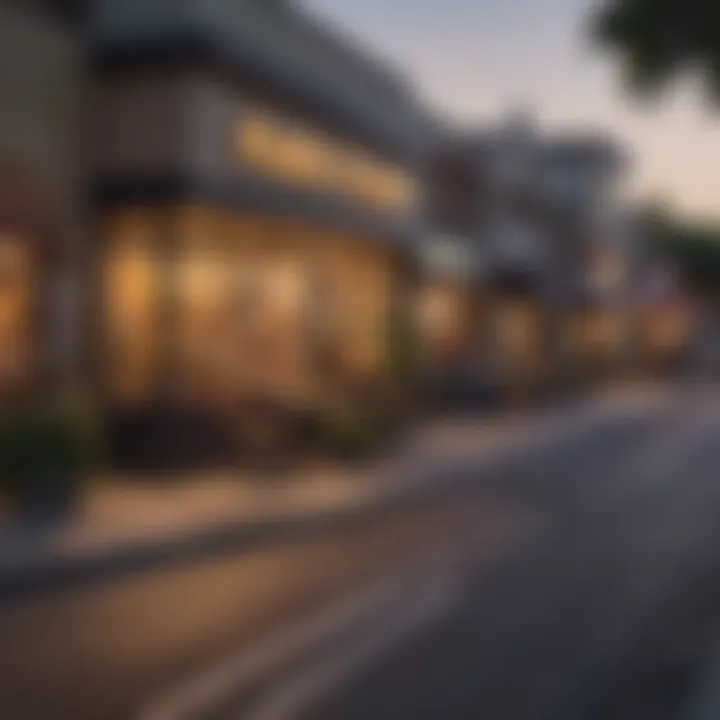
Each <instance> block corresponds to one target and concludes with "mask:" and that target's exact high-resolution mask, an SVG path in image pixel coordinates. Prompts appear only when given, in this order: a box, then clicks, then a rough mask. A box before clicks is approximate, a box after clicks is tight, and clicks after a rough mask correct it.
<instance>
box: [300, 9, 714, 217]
mask: <svg viewBox="0 0 720 720" xmlns="http://www.w3.org/2000/svg"><path fill="white" fill-rule="evenodd" d="M593 2H594V0H304V3H305V5H307V6H308V7H310V8H311V9H313V10H314V11H316V14H317V15H320V16H321V17H323V18H327V19H328V20H329V21H331V22H333V23H334V24H336V25H339V26H341V27H342V28H343V29H345V30H346V31H349V32H350V33H351V35H353V36H355V37H356V38H357V39H358V41H359V42H360V44H362V45H363V46H365V47H367V48H369V49H372V50H375V51H376V52H377V54H378V55H379V56H380V57H382V58H386V59H387V60H388V61H389V62H390V63H391V64H393V65H395V66H396V67H398V68H399V69H400V70H401V71H402V72H404V73H405V74H406V75H408V76H409V77H410V79H411V81H412V82H413V84H414V85H415V86H416V88H417V90H418V92H419V93H420V94H421V96H422V97H423V98H424V99H425V100H426V101H427V102H428V103H429V105H430V107H431V108H432V109H433V111H435V112H438V113H440V114H441V115H445V116H446V117H449V118H450V119H456V120H457V121H458V122H460V123H462V124H463V125H468V124H470V125H473V124H477V125H478V126H479V127H483V126H487V125H492V124H496V123H497V122H499V121H502V119H503V118H506V117H508V116H509V115H510V114H511V113H512V112H514V111H515V110H517V109H518V108H529V109H532V111H533V112H534V114H535V115H536V117H537V120H538V123H539V124H540V126H541V127H543V128H544V129H546V130H548V131H564V130H575V129H581V130H586V129H588V128H589V129H592V130H594V131H599V132H603V133H607V134H610V135H612V136H615V137H617V138H618V139H619V141H620V142H621V144H622V145H623V147H625V148H626V150H627V151H629V154H630V157H631V159H632V167H631V172H630V175H629V177H628V181H627V190H628V195H629V196H630V197H633V198H634V197H640V198H653V199H661V200H662V201H663V202H669V203H671V204H672V206H674V207H675V208H676V209H677V210H678V211H679V212H682V213H683V214H685V215H688V216H701V217H702V218H704V219H712V220H718V221H720V202H716V196H717V194H718V190H719V189H720V112H718V111H713V110H711V109H710V108H709V107H708V105H707V103H706V102H705V100H704V99H703V97H702V94H701V93H700V92H699V91H698V90H697V88H694V87H691V86H690V85H689V84H685V85H681V86H678V87H676V88H674V89H672V90H671V91H670V92H668V93H666V94H665V96H664V97H662V98H660V99H659V100H658V101H657V102H652V103H649V104H648V103H643V102H641V101H638V100H635V99H633V98H631V96H630V95H629V94H628V93H627V92H626V90H625V88H624V86H623V82H622V77H621V73H620V68H619V66H618V64H617V62H616V61H615V60H614V59H613V58H611V57H609V56H607V55H604V54H602V53H601V52H600V51H599V50H598V49H597V48H594V47H593V46H592V44H591V42H590V41H589V38H588V19H589V16H590V14H591V12H592V10H593V7H594V5H593Z"/></svg>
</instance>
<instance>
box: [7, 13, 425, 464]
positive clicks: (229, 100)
mask: <svg viewBox="0 0 720 720" xmlns="http://www.w3.org/2000/svg"><path fill="white" fill-rule="evenodd" d="M0 13H2V15H1V19H2V23H0V44H1V47H0V60H1V61H2V62H1V63H0V65H2V67H1V68H0V190H1V191H2V193H1V196H0V223H1V224H0V231H1V234H0V271H1V272H0V278H2V286H0V388H1V387H3V386H6V387H7V388H8V389H9V388H13V389H16V388H18V387H19V386H20V385H21V384H22V385H33V386H36V385H38V384H40V383H41V380H44V379H45V378H46V377H47V378H48V379H49V380H50V379H56V378H55V376H58V375H63V376H65V379H66V380H67V379H70V378H73V377H74V378H75V379H78V378H79V379H81V380H82V381H83V382H84V383H85V384H86V385H88V386H89V387H90V388H91V389H92V393H93V397H94V398H96V399H97V400H98V402H99V404H100V406H101V407H102V409H103V414H104V415H106V416H107V417H108V418H109V419H110V425H111V427H112V428H113V430H112V435H113V437H115V438H119V439H122V440H123V442H121V443H119V446H121V447H122V448H124V449H125V450H126V451H127V452H128V453H130V454H133V452H135V451H134V450H133V448H132V446H133V445H134V444H137V443H136V442H135V441H136V440H138V439H141V440H142V443H141V444H143V445H144V446H146V447H145V450H152V451H153V452H154V451H155V449H157V448H159V447H161V446H166V447H168V448H170V449H171V452H174V451H175V450H177V449H179V448H182V447H183V446H184V445H186V444H187V443H186V440H187V439H188V438H197V437H199V436H200V435H201V434H202V432H201V431H204V430H207V434H209V435H211V436H212V438H211V439H216V438H218V437H219V436H220V435H221V434H223V433H221V432H220V430H219V425H218V424H217V423H216V422H215V420H218V419H221V420H222V422H221V424H222V425H223V426H224V427H225V429H226V430H227V434H229V435H230V436H233V433H234V430H233V429H232V428H231V427H228V425H232V420H231V421H230V422H229V423H228V422H226V420H227V419H228V418H230V419H231V418H232V417H233V413H234V412H235V410H236V409H237V406H239V405H242V404H244V403H245V404H247V403H255V402H257V401H259V400H262V401H263V402H265V403H269V404H275V405H285V406H288V407H292V408H304V409H307V408H313V409H315V410H317V409H318V408H319V409H321V410H322V409H325V408H327V407H331V408H332V407H335V406H338V405H344V404H348V403H353V402H355V401H357V399H358V398H363V399H365V400H367V399H370V398H375V397H377V398H382V397H383V394H384V390H385V389H386V388H387V385H388V383H391V382H393V381H394V379H393V378H390V377H389V373H390V371H389V365H390V364H391V363H389V361H388V353H389V349H388V343H389V340H388V336H389V333H390V330H389V328H388V325H389V324H390V323H389V318H390V317H391V316H392V317H396V316H397V315H403V313H405V311H406V308H407V293H408V287H409V282H410V276H411V272H412V253H411V250H412V245H413V243H414V241H415V239H416V238H417V236H418V233H419V230H420V222H421V215H420V201H421V197H420V190H419V174H418V168H419V166H420V163H421V159H422V154H423V152H424V149H425V148H426V147H427V146H428V143H429V142H430V139H431V138H432V137H433V135H434V133H435V132H436V128H435V126H434V122H433V121H432V120H431V119H430V118H429V117H428V115H427V113H426V112H425V110H424V109H423V108H422V106H421V105H420V103H419V102H418V101H417V100H416V98H415V97H414V95H413V92H412V88H411V87H410V86H409V85H408V84H407V83H406V81H405V79H404V78H403V77H402V76H400V75H399V74H397V73H395V72H394V71H392V70H391V69H389V68H387V67H385V66H384V65H383V64H382V63H380V62H378V61H376V60H375V59H373V58H372V56H371V55H369V54H368V53H366V52H365V51H364V50H362V49H360V48H358V47H356V46H355V44H354V42H353V41H352V40H350V39H348V38H345V37H343V36H342V34H341V33H339V32H336V31H334V30H332V29H330V28H328V27H326V26H325V25H323V24H322V23H320V22H319V21H318V20H316V19H315V18H314V17H312V16H311V15H309V14H307V13H306V12H305V11H304V10H302V9H301V8H300V6H299V4H298V3H294V2H290V0H229V1H228V2H224V3H206V2H202V0H190V1H188V2H184V3H177V2H175V0H154V1H153V2H149V3H148V2H145V1H144V0H87V2H80V1H78V2H69V1H64V2H63V1H62V0H55V1H54V2H51V1H50V0H46V1H45V2H41V1H40V0H38V1H37V2H25V3H19V2H10V1H9V0H8V1H7V2H3V3H1V4H0ZM41 366H42V367H41ZM3 375H4V376H5V380H3ZM21 376H22V377H21ZM58 379H59V378H58ZM21 381H22V382H21ZM210 418H213V421H212V422H211V421H210ZM173 424H178V425H181V426H182V428H183V429H182V431H180V430H178V431H177V432H176V431H174V430H173V429H172V425H173ZM231 439H233V438H232V437H231ZM201 444H202V443H201ZM141 454H142V453H141Z"/></svg>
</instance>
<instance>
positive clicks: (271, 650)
mask: <svg viewBox="0 0 720 720" xmlns="http://www.w3.org/2000/svg"><path fill="white" fill-rule="evenodd" d="M456 563H457V552H456V551H454V550H452V549H450V548H440V549H438V550H437V551H435V552H433V553H432V554H431V555H430V556H425V557H424V558H423V559H422V560H421V561H420V562H416V563H413V564H411V565H410V566H408V567H406V568H405V569H404V570H402V571H395V572H393V573H392V575H391V576H390V577H389V579H385V580H383V581H381V582H380V583H378V584H376V585H374V586H373V587H372V588H371V589H370V590H367V591H365V592H363V593H362V594H360V595H353V596H352V597H351V598H349V599H347V598H345V599H343V600H342V601H339V602H337V601H336V602H334V603H333V604H332V605H331V606H329V607H325V608H321V610H320V611H319V612H318V611H316V612H315V613H314V614H313V615H312V616H310V617H309V618H307V619H305V620H304V621H302V622H300V623H298V624H296V625H293V626H291V627H290V628H289V629H286V630H285V631H283V632H281V633H279V634H278V635H275V636H272V637H271V638H270V639H269V640H266V641H264V642H261V643H259V644H258V645H257V646H252V647H250V648H249V649H245V650H242V651H240V652H238V653H237V654H236V655H234V656H232V657H229V658H226V659H225V660H224V661H223V662H221V663H218V664H217V665H216V666H214V667H212V668H210V669H209V670H208V671H206V672H203V673H201V674H199V675H195V676H193V677H192V678H189V679H188V681H187V682H184V683H182V684H180V685H179V687H178V688H176V689H175V690H172V691H171V692H169V693H168V694H167V695H165V696H164V697H162V698H160V699H159V700H158V701H155V702H152V703H151V704H150V705H149V706H148V707H147V708H145V709H144V710H143V711H142V712H141V713H140V714H139V720H188V719H189V718H195V717H197V716H198V714H200V713H202V712H203V711H205V712H207V711H208V710H210V709H212V708H214V707H217V706H218V705H221V704H222V703H223V701H227V700H230V699H231V698H232V697H233V696H234V695H235V694H236V693H237V692H239V691H242V689H243V688H248V687H251V686H252V684H253V683H256V682H258V681H259V680H261V679H262V678H263V677H264V676H266V675H268V674H269V673H271V672H272V671H273V670H274V669H277V668H280V667H283V666H285V665H287V664H289V663H291V662H292V661H293V660H294V659H297V658H298V657H300V656H302V655H304V654H305V653H308V652H311V651H312V649H313V648H315V647H317V646H318V645H323V644H325V643H328V644H332V643H331V641H332V639H333V638H334V637H337V636H338V635H343V634H344V633H347V632H348V631H349V630H352V629H353V628H355V627H359V628H360V629H362V628H364V627H365V625H366V624H367V623H369V622H370V621H373V622H375V621H376V620H375V619H376V618H383V617H385V616H387V615H388V614H392V613H393V611H394V610H395V609H396V608H397V607H404V606H405V605H406V604H407V602H408V600H407V596H408V593H409V592H410V593H411V596H412V595H418V594H423V593H425V592H426V591H428V588H430V587H431V586H432V583H433V582H434V581H433V580H430V581H429V580H428V578H433V577H434V576H435V575H436V574H437V573H438V572H440V571H442V572H447V571H448V570H449V568H452V567H454V566H456ZM421 591H422V592H421Z"/></svg>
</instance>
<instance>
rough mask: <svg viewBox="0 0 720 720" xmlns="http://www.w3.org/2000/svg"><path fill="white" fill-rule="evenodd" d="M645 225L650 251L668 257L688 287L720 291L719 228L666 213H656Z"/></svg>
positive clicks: (704, 292)
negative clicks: (651, 249) (674, 217)
mask: <svg viewBox="0 0 720 720" xmlns="http://www.w3.org/2000/svg"><path fill="white" fill-rule="evenodd" d="M649 229H650V241H651V243H652V245H653V249H654V251H655V252H657V253H658V254H660V255H661V256H663V257H665V258H667V259H668V260H670V262H671V263H672V264H673V265H674V266H675V267H677V268H678V270H679V272H680V274H681V276H682V277H683V278H684V280H685V281H686V282H687V283H688V285H689V286H690V287H692V288H694V289H695V290H697V291H699V292H701V293H703V294H706V295H712V296H715V297H717V296H718V295H720V230H718V229H717V228H714V227H711V226H707V225H700V224H697V223H689V222H686V221H681V220H677V219H673V218H671V217H669V216H656V217H655V218H654V219H653V221H652V222H651V226H650V228H649Z"/></svg>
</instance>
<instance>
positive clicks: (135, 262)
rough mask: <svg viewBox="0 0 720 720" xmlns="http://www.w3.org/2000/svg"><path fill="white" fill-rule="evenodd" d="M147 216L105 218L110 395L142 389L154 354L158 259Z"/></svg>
mask: <svg viewBox="0 0 720 720" xmlns="http://www.w3.org/2000/svg"><path fill="white" fill-rule="evenodd" d="M152 220H153V218H152V216H151V215H149V214H145V213H137V214H135V213H132V212H128V213H127V214H124V215H121V216H119V217H117V218H116V219H115V220H114V221H111V222H110V223H108V227H107V235H106V243H107V249H106V255H105V268H104V279H105V285H104V307H105V315H104V321H103V324H104V332H105V357H106V363H107V364H106V372H107V381H108V385H109V388H110V391H111V394H112V395H113V397H114V398H115V399H116V400H121V401H135V400H139V399H142V398H143V397H144V396H145V394H146V393H147V392H148V390H149V387H150V383H151V381H152V375H153V373H154V371H155V361H156V356H157V337H156V331H157V322H156V321H157V312H158V306H157V301H158V294H157V291H158V280H159V272H158V263H157V258H156V257H155V252H154V249H153V241H154V238H153V233H152V228H153V223H152Z"/></svg>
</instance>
